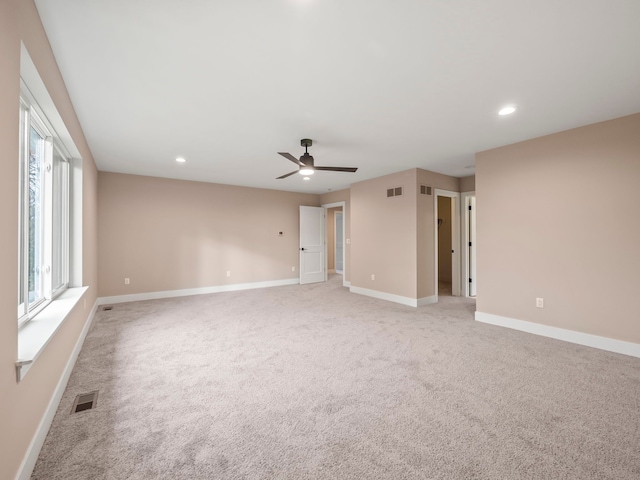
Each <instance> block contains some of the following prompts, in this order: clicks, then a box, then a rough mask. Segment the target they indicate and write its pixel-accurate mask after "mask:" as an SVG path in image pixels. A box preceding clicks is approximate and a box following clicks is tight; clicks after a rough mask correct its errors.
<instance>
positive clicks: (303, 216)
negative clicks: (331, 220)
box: [300, 206, 326, 284]
mask: <svg viewBox="0 0 640 480" xmlns="http://www.w3.org/2000/svg"><path fill="white" fill-rule="evenodd" d="M324 228H325V215H324V208H322V207H303V206H301V207H300V284H305V283H316V282H324V281H325V280H326V267H325V258H324V255H325V253H324V252H325V249H324V247H325V246H324V241H325V233H324Z"/></svg>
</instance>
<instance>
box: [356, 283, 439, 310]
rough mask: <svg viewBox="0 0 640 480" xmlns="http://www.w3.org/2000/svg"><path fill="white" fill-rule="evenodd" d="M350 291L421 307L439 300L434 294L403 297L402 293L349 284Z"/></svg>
mask: <svg viewBox="0 0 640 480" xmlns="http://www.w3.org/2000/svg"><path fill="white" fill-rule="evenodd" d="M349 291H350V292H351V293H357V294H359V295H366V296H367V297H373V298H378V299H380V300H387V301H388V302H394V303H400V304H402V305H407V306H408V307H421V306H423V305H429V304H431V303H436V301H437V297H436V296H435V295H432V296H430V297H424V298H410V297H403V296H401V295H395V294H393V293H387V292H380V291H378V290H371V289H369V288H363V287H352V286H349Z"/></svg>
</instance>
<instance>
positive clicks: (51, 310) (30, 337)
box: [16, 287, 89, 382]
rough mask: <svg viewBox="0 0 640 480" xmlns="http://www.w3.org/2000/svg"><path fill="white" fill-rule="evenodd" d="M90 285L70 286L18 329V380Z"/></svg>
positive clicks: (22, 376) (25, 372)
mask: <svg viewBox="0 0 640 480" xmlns="http://www.w3.org/2000/svg"><path fill="white" fill-rule="evenodd" d="M88 289H89V287H77V288H68V289H67V290H65V291H64V292H63V293H62V294H61V295H60V296H59V297H57V298H56V299H55V300H53V301H52V302H51V303H50V304H49V305H47V307H46V308H45V309H44V310H42V311H41V312H40V313H38V315H36V316H35V317H34V318H33V319H32V320H30V321H29V322H27V323H26V324H24V325H23V326H22V327H20V328H19V329H18V361H17V362H16V375H17V380H18V382H20V381H21V380H22V379H23V378H24V376H25V375H26V374H27V372H28V371H29V369H30V368H31V366H32V365H33V363H34V362H35V361H36V359H37V358H38V356H39V355H40V353H42V351H43V350H44V349H45V347H46V346H47V344H48V343H49V340H51V338H53V336H54V335H55V334H56V332H57V331H58V329H59V328H60V326H61V325H62V324H63V323H64V321H65V320H66V319H67V317H68V316H69V314H70V313H71V311H72V310H73V308H74V307H75V306H76V305H77V304H78V302H79V301H80V299H81V298H82V296H83V295H84V293H85V292H86V291H87V290H88Z"/></svg>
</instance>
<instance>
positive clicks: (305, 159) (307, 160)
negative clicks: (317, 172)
mask: <svg viewBox="0 0 640 480" xmlns="http://www.w3.org/2000/svg"><path fill="white" fill-rule="evenodd" d="M300 163H304V164H305V166H307V167H313V157H312V156H311V155H309V154H308V153H304V154H303V155H302V156H301V157H300Z"/></svg>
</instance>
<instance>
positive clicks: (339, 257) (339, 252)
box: [334, 212, 344, 273]
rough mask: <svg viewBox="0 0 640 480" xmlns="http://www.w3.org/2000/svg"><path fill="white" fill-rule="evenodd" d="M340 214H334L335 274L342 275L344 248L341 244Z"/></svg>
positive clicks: (341, 224)
mask: <svg viewBox="0 0 640 480" xmlns="http://www.w3.org/2000/svg"><path fill="white" fill-rule="evenodd" d="M342 218H343V217H342V212H336V214H335V219H336V226H335V230H334V231H335V232H336V240H335V242H336V243H335V245H336V249H335V251H336V273H342V271H343V268H344V246H343V243H342V239H343V237H344V233H343V232H344V229H343V223H342Z"/></svg>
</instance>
